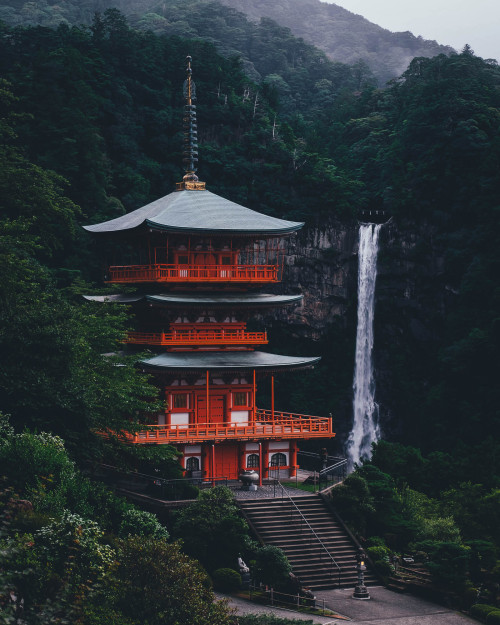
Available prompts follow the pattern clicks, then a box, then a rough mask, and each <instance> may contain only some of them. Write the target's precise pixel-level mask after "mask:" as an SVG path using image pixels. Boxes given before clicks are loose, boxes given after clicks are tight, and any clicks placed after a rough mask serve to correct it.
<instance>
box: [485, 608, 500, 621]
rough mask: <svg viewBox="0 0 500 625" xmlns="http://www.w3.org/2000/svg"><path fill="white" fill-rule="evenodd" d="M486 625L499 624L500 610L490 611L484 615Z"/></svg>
mask: <svg viewBox="0 0 500 625" xmlns="http://www.w3.org/2000/svg"><path fill="white" fill-rule="evenodd" d="M486 625H500V610H495V611H494V612H490V613H489V614H488V616H487V617H486Z"/></svg>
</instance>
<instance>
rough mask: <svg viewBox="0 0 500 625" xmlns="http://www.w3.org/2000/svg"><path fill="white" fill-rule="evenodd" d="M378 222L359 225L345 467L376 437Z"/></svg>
mask: <svg viewBox="0 0 500 625" xmlns="http://www.w3.org/2000/svg"><path fill="white" fill-rule="evenodd" d="M381 227H382V226H381V225H380V224H371V223H370V224H361V225H360V227H359V253H358V258H359V269H358V326H357V332H356V362H355V367H354V380H353V393H354V399H353V412H354V420H353V425H352V430H351V433H350V434H349V438H348V440H347V445H346V451H347V459H348V463H349V470H352V469H353V467H354V464H356V463H358V464H359V462H360V461H361V459H363V458H369V457H370V456H371V445H372V443H374V442H376V441H378V440H379V438H380V428H379V424H378V405H377V403H376V402H375V381H374V379H373V363H372V352H373V317H374V310H375V282H376V279H377V255H378V238H379V232H380V228H381Z"/></svg>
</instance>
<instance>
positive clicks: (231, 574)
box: [212, 569, 241, 592]
mask: <svg viewBox="0 0 500 625" xmlns="http://www.w3.org/2000/svg"><path fill="white" fill-rule="evenodd" d="M212 579H213V581H214V586H215V589H216V590H220V591H222V592H235V591H236V590H239V589H240V588H241V575H240V574H239V573H237V572H236V571H234V570H233V569H217V570H216V571H214V573H213V575H212Z"/></svg>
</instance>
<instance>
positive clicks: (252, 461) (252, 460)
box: [247, 454, 260, 469]
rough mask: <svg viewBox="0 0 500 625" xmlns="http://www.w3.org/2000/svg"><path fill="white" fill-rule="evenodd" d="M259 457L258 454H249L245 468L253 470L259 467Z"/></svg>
mask: <svg viewBox="0 0 500 625" xmlns="http://www.w3.org/2000/svg"><path fill="white" fill-rule="evenodd" d="M259 464H260V463H259V455H258V454H250V455H249V456H248V458H247V468H248V469H255V468H258V467H259Z"/></svg>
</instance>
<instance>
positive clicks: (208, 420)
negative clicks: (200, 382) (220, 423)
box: [207, 369, 210, 423]
mask: <svg viewBox="0 0 500 625" xmlns="http://www.w3.org/2000/svg"><path fill="white" fill-rule="evenodd" d="M209 382H210V379H209V374H208V369H207V423H210V393H209Z"/></svg>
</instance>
